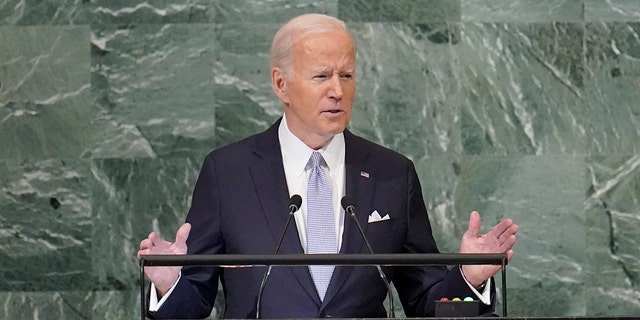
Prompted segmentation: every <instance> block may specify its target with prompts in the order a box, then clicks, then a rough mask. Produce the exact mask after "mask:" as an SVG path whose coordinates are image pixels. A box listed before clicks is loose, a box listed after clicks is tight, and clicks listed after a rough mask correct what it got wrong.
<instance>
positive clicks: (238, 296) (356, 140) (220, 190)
mask: <svg viewBox="0 0 640 320" xmlns="http://www.w3.org/2000/svg"><path fill="white" fill-rule="evenodd" d="M280 121H281V120H279V121H277V122H276V123H275V124H274V125H273V126H271V127H270V128H269V129H268V130H266V131H265V132H262V133H260V134H257V135H254V136H251V137H249V138H246V139H244V140H242V141H239V142H236V143H233V144H231V145H228V146H225V147H222V148H220V149H218V150H215V151H213V152H211V153H210V154H209V155H207V157H206V159H205V161H204V164H203V166H202V170H201V172H200V175H199V177H198V181H197V183H196V186H195V190H194V193H193V200H192V206H191V209H190V211H189V214H188V216H187V219H186V220H187V222H189V223H191V225H192V229H191V234H190V236H189V238H188V240H187V245H188V247H189V249H188V251H189V254H216V253H227V254H271V253H273V250H274V249H275V246H276V243H277V241H278V239H279V237H280V235H281V233H282V230H283V228H284V226H285V224H286V220H287V218H288V213H287V211H288V210H287V208H288V205H289V193H288V188H287V183H286V179H285V173H284V168H283V165H282V156H281V152H280V145H279V141H278V125H279V123H280ZM344 137H345V149H346V150H345V151H346V155H345V164H346V193H347V194H348V195H351V197H352V198H353V199H354V201H355V207H356V208H357V219H359V221H360V224H361V225H362V226H363V228H364V229H365V233H366V235H367V237H368V239H369V241H370V242H371V246H372V247H373V250H374V252H376V253H411V252H417V253H437V252H438V248H437V247H436V243H435V241H434V239H433V237H432V234H431V226H430V224H429V220H428V216H427V211H426V208H425V204H424V201H423V197H422V190H421V187H420V183H419V181H418V177H417V174H416V171H415V168H414V166H413V163H412V162H411V161H410V160H409V159H407V158H406V157H404V156H402V155H400V154H399V153H397V152H394V151H391V150H389V149H386V148H383V147H381V146H378V145H376V144H374V143H372V142H369V141H367V140H364V139H362V138H360V137H357V136H355V135H353V134H352V133H350V132H349V131H345V133H344ZM361 172H366V173H369V176H368V177H366V175H365V176H363V175H361ZM303 201H304V200H303ZM374 210H377V211H378V212H379V213H380V214H381V215H382V216H384V215H386V214H388V215H389V216H390V219H389V220H386V221H381V222H376V223H372V224H369V223H367V221H368V216H369V214H370V213H371V212H373V211H374ZM340 252H341V253H368V251H367V248H366V246H365V245H364V242H363V240H362V237H361V236H360V234H359V232H358V230H357V227H356V224H355V222H354V221H353V220H352V219H351V218H350V217H349V216H347V217H345V221H344V233H343V238H342V247H341V250H340ZM280 253H282V254H296V253H299V254H302V253H303V249H302V246H301V245H300V238H299V236H298V232H297V229H296V227H295V225H293V223H292V224H291V225H289V227H288V229H287V231H286V234H285V237H284V241H283V244H282V247H281V249H280ZM383 269H384V271H385V273H386V274H387V277H388V279H389V280H390V281H392V282H393V284H394V286H395V287H396V289H397V291H398V294H399V297H400V300H401V302H402V305H403V307H404V311H405V314H406V315H407V316H410V317H411V316H432V315H433V312H434V303H433V301H434V300H438V299H440V298H441V297H454V296H457V297H466V296H473V293H472V291H471V290H470V289H469V287H468V286H467V285H466V283H465V282H464V279H463V278H462V276H461V274H460V271H459V268H457V267H455V268H452V269H451V270H448V269H447V268H445V267H385V268H383ZM264 272H265V268H258V267H254V268H239V269H220V268H214V267H185V268H183V270H182V277H181V279H180V281H179V282H178V284H177V286H176V288H175V289H174V291H173V293H172V294H171V295H170V296H169V298H168V300H167V301H166V302H165V303H164V304H163V306H162V307H161V308H160V310H158V312H155V313H153V314H150V316H152V317H156V318H204V317H207V316H208V315H209V313H210V312H211V308H212V306H213V302H214V299H215V297H216V293H217V291H218V279H220V280H221V282H222V285H223V292H224V296H225V313H224V316H225V317H226V318H251V317H255V305H256V299H257V293H258V288H259V286H260V282H261V280H262V277H263V275H264ZM386 293H387V289H386V287H385V285H384V283H383V282H382V280H381V279H380V276H379V274H378V272H377V270H376V269H375V267H370V266H360V267H350V266H345V267H336V269H335V272H334V274H333V278H332V279H331V283H330V285H329V288H328V290H327V293H326V296H325V299H324V301H321V300H320V298H319V296H318V294H317V292H316V289H315V286H314V284H313V280H312V279H311V275H310V273H309V269H308V267H302V266H294V267H274V268H273V270H272V272H271V275H270V277H269V279H268V282H267V284H266V288H265V291H264V296H263V300H262V308H261V309H262V310H261V314H262V316H263V317H264V318H303V317H309V318H316V317H326V316H331V317H341V318H349V317H378V318H379V317H386V311H385V309H384V307H383V301H384V300H385V297H386ZM492 300H493V299H492ZM492 308H493V306H487V307H486V310H483V312H488V311H491V310H492Z"/></svg>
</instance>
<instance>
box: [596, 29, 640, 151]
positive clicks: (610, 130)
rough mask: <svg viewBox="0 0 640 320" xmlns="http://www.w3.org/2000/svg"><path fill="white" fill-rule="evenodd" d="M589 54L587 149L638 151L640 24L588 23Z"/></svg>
mask: <svg viewBox="0 0 640 320" xmlns="http://www.w3.org/2000/svg"><path fill="white" fill-rule="evenodd" d="M585 56H586V59H585V70H586V72H585V86H584V88H585V90H584V92H585V98H586V99H585V122H586V126H585V129H586V130H587V136H588V141H587V143H588V148H587V150H588V151H589V153H590V154H609V153H620V154H628V153H637V152H640V23H637V22H634V23H616V22H607V23H588V24H587V25H586V40H585Z"/></svg>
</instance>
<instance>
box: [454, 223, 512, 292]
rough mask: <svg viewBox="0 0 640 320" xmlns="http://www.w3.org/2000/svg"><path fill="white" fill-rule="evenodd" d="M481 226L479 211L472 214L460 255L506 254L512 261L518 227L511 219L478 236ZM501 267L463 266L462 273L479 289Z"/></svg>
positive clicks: (461, 244) (461, 243) (463, 238)
mask: <svg viewBox="0 0 640 320" xmlns="http://www.w3.org/2000/svg"><path fill="white" fill-rule="evenodd" d="M481 226H482V224H481V222H480V214H479V213H478V212H477V211H473V212H471V216H470V217H469V228H468V229H467V232H465V233H464V235H463V236H462V241H461V242H460V253H506V254H507V258H508V261H511V258H513V245H514V244H515V243H516V233H517V232H518V225H516V224H515V223H513V221H511V219H504V220H502V221H500V223H498V224H496V225H495V227H493V229H492V230H491V231H489V232H488V233H486V234H483V235H478V232H480V227H481ZM500 267H501V266H499V265H463V266H462V273H463V274H464V277H465V278H466V279H467V281H468V282H469V283H470V284H471V285H473V286H474V287H478V286H480V285H481V284H482V283H483V282H484V281H486V280H487V279H489V278H491V277H492V276H493V275H494V274H496V273H497V272H498V271H500Z"/></svg>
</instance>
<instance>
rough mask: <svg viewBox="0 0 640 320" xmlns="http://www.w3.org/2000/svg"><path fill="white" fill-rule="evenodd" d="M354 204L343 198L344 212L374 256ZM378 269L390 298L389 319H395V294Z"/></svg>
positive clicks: (384, 275)
mask: <svg viewBox="0 0 640 320" xmlns="http://www.w3.org/2000/svg"><path fill="white" fill-rule="evenodd" d="M352 203H353V201H351V199H350V197H348V196H345V197H344V198H342V206H343V207H344V211H345V212H347V213H348V214H349V215H350V216H351V217H352V218H353V221H355V222H356V226H357V227H358V231H360V235H362V239H363V240H364V243H365V244H366V245H367V248H368V249H369V253H371V254H373V249H372V248H371V244H369V240H367V237H366V236H365V235H364V231H363V230H362V226H361V225H360V222H359V221H358V219H357V218H356V212H355V206H354V205H353V204H352ZM376 269H378V273H379V274H380V277H381V278H382V281H384V284H385V286H387V293H388V296H389V318H395V317H396V312H395V310H394V309H395V304H394V302H393V293H392V292H391V285H390V284H389V280H388V279H387V275H386V274H385V273H384V272H383V271H382V268H381V267H380V265H378V264H377V265H376Z"/></svg>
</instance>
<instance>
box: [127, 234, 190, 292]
mask: <svg viewBox="0 0 640 320" xmlns="http://www.w3.org/2000/svg"><path fill="white" fill-rule="evenodd" d="M190 231H191V224H189V223H185V224H183V225H182V226H181V227H180V229H178V231H177V232H176V241H175V242H169V241H165V240H163V239H162V237H160V235H159V234H157V233H155V232H151V233H150V234H149V236H148V237H147V238H146V239H144V240H142V241H141V242H140V250H139V251H138V259H139V258H140V256H144V255H161V254H166V255H181V254H187V238H188V237H189V232H190ZM180 270H182V267H181V266H179V267H145V268H144V274H145V276H146V277H147V278H148V279H149V280H150V281H151V282H153V284H154V285H155V286H156V292H157V293H158V299H160V298H161V297H162V296H164V295H165V294H166V293H167V291H169V289H171V287H172V286H173V284H174V283H175V282H176V280H177V279H178V276H180Z"/></svg>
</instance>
